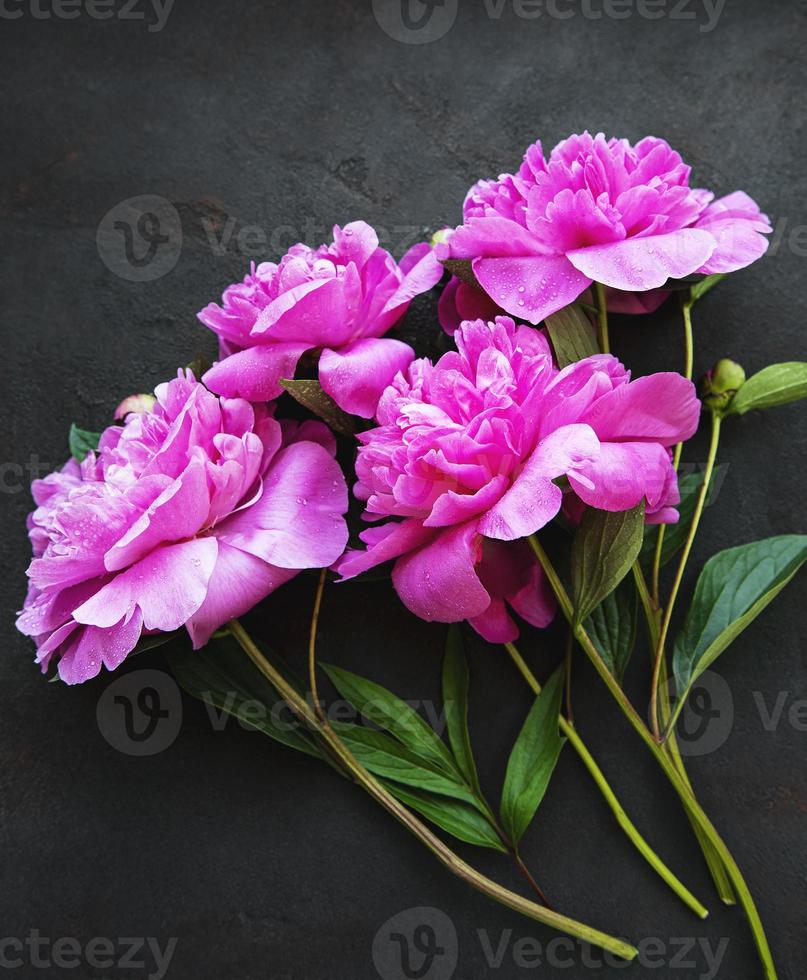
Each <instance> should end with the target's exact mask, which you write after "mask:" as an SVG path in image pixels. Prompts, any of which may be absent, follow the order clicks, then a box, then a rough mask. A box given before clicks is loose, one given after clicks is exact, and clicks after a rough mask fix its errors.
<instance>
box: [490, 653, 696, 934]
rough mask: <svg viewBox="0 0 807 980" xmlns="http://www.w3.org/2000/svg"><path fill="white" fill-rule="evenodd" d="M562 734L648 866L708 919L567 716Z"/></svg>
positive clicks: (517, 660)
mask: <svg viewBox="0 0 807 980" xmlns="http://www.w3.org/2000/svg"><path fill="white" fill-rule="evenodd" d="M504 646H505V649H506V650H507V652H508V653H509V654H510V656H511V658H512V660H513V663H514V664H515V665H516V667H517V668H518V669H519V671H520V672H521V675H522V677H523V678H524V679H525V680H526V682H527V684H528V685H529V686H530V688H531V689H532V691H533V693H534V694H540V693H541V686H540V684H539V683H538V681H537V680H536V678H535V676H534V674H533V673H532V671H531V670H530V668H529V667H528V666H527V664H526V662H525V660H524V658H523V657H522V656H521V654H520V653H519V651H518V649H517V648H516V647H515V646H514V644H512V643H505V644H504ZM560 730H561V731H562V732H563V734H564V735H565V736H566V738H568V739H569V743H570V744H571V746H572V748H573V749H574V750H575V752H576V753H577V754H578V755H579V756H580V759H581V761H582V762H583V765H584V766H585V767H586V769H588V771H589V774H590V775H591V777H592V779H593V780H594V782H595V783H596V785H597V788H598V789H599V790H600V792H601V793H602V795H603V797H604V799H605V802H606V803H607V804H608V806H609V807H610V808H611V810H612V812H613V814H614V816H615V817H616V820H617V823H618V824H619V826H620V827H621V828H622V829H623V830H624V832H625V833H626V834H627V836H628V837H629V838H630V840H631V841H632V843H633V845H634V846H635V847H636V849H637V850H638V851H639V853H640V854H641V855H642V857H644V859H645V860H646V861H647V863H648V864H649V865H650V866H651V867H652V868H653V869H654V870H655V871H656V873H657V874H658V875H659V876H660V877H661V878H662V879H663V880H664V881H666V882H667V884H668V885H669V886H670V888H671V889H672V890H673V891H674V892H675V893H676V895H678V896H679V898H681V900H682V901H683V902H684V903H685V904H686V905H687V906H689V908H690V909H692V911H693V912H694V913H695V914H696V915H697V916H699V917H700V918H701V919H705V918H706V917H707V916H708V915H709V910H708V909H706V908H704V906H703V905H701V903H700V902H699V901H698V900H697V898H695V896H694V895H693V894H692V892H690V891H689V889H688V888H687V887H686V885H684V884H683V883H682V882H681V881H680V880H679V879H678V878H677V877H676V876H675V875H674V874H673V872H672V871H670V869H669V868H668V867H667V865H666V864H665V863H664V862H663V861H662V860H661V858H660V857H659V856H658V855H657V854H656V852H655V851H654V850H653V849H652V848H651V847H650V845H649V844H648V843H647V841H646V840H645V839H644V837H642V835H641V834H640V833H639V831H638V829H637V828H636V826H635V825H634V823H633V821H632V820H631V819H630V817H629V816H628V815H627V813H625V811H624V809H623V808H622V804H621V803H620V802H619V800H618V799H617V797H616V794H615V793H614V791H613V790H612V789H611V787H610V785H609V784H608V780H607V779H606V778H605V775H604V774H603V771H602V770H601V769H600V767H599V766H598V765H597V763H596V761H595V760H594V758H593V757H592V755H591V753H590V752H589V750H588V749H587V748H586V746H585V744H584V743H583V740H582V739H581V738H580V736H579V735H578V734H577V729H576V728H575V727H574V725H573V724H571V723H570V722H569V721H567V720H566V718H564V717H563V715H561V716H560Z"/></svg>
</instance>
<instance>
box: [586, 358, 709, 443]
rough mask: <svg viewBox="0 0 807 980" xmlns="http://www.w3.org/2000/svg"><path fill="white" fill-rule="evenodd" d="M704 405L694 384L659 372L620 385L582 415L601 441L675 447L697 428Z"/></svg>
mask: <svg viewBox="0 0 807 980" xmlns="http://www.w3.org/2000/svg"><path fill="white" fill-rule="evenodd" d="M700 412H701V403H700V401H699V399H698V396H697V393H696V391H695V385H693V384H692V382H691V381H687V379H686V378H684V377H682V376H681V375H680V374H676V373H675V372H672V371H670V372H659V373H658V374H651V375H649V376H648V377H645V378H637V379H636V381H631V382H630V384H626V385H624V384H623V385H620V386H619V387H618V388H614V389H613V391H609V392H608V393H607V394H605V395H602V397H600V398H598V399H597V400H596V401H595V402H594V403H593V404H592V406H591V407H590V408H589V409H588V410H587V411H585V412H583V413H582V414H581V415H580V421H581V422H587V423H588V424H589V425H590V426H591V428H592V429H594V431H595V432H596V433H597V438H598V439H599V440H600V441H601V442H616V441H624V440H630V441H631V442H651V441H652V442H659V443H661V444H662V445H663V446H672V445H674V444H675V443H678V442H686V440H687V439H689V438H690V437H691V436H692V435H694V433H695V430H696V429H697V428H698V420H699V419H700Z"/></svg>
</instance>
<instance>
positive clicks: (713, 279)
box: [690, 273, 726, 303]
mask: <svg viewBox="0 0 807 980" xmlns="http://www.w3.org/2000/svg"><path fill="white" fill-rule="evenodd" d="M725 278H726V276H725V274H724V273H717V274H716V275H713V276H706V278H705V279H701V280H700V282H696V283H695V285H694V286H693V287H692V290H691V292H690V295H691V297H692V301H693V303H694V302H697V301H698V300H699V299H701V298H702V297H704V296H705V295H706V294H707V293H708V292H709V290H710V289H714V287H715V286H716V285H717V284H718V283H719V282H720V281H721V279H725Z"/></svg>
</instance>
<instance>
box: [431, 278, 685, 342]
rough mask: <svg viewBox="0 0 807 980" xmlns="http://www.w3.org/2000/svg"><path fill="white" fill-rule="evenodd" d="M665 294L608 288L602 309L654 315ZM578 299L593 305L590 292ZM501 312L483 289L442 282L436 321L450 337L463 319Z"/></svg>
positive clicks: (486, 317) (455, 280)
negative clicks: (604, 306) (443, 286)
mask: <svg viewBox="0 0 807 980" xmlns="http://www.w3.org/2000/svg"><path fill="white" fill-rule="evenodd" d="M669 295H670V292H669V290H666V289H651V290H649V291H648V292H646V293H625V292H622V290H620V289H610V288H608V289H606V291H605V299H606V306H607V307H608V310H609V312H611V313H632V314H645V313H655V311H656V310H657V309H658V308H659V307H660V306H661V304H662V303H663V302H664V301H665V300H666V299H667V297H668V296H669ZM578 299H580V300H582V301H585V302H586V303H588V304H589V305H592V304H594V303H596V299H595V297H593V296H591V290H590V289H589V290H583V292H582V293H581V294H580V296H579V297H578ZM504 312H505V311H504V310H503V309H502V308H501V307H500V306H497V305H496V304H495V303H494V302H493V300H492V299H491V298H490V296H488V294H487V293H486V292H484V290H482V289H480V288H479V287H478V286H471V285H469V284H468V283H465V282H462V281H461V280H459V279H458V278H457V277H456V276H452V277H451V278H450V279H449V281H448V282H447V283H446V287H445V289H444V290H443V292H442V293H441V294H440V299H439V300H438V302H437V319H438V320H439V321H440V326H441V327H442V328H443V330H445V332H446V333H447V334H448V335H449V336H450V337H453V336H454V332H455V331H456V329H457V327H458V326H459V325H460V324H461V323H462V321H463V320H492V319H493V318H494V317H496V316H499V315H500V314H502V313H504ZM547 315H549V314H547Z"/></svg>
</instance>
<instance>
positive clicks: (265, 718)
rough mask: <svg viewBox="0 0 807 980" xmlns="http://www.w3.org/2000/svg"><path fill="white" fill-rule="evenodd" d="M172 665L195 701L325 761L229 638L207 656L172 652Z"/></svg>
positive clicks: (212, 643)
mask: <svg viewBox="0 0 807 980" xmlns="http://www.w3.org/2000/svg"><path fill="white" fill-rule="evenodd" d="M168 663H169V666H170V667H171V670H172V671H173V673H174V676H175V677H176V679H177V681H178V682H179V684H180V685H181V686H182V687H183V688H184V689H185V690H186V691H187V692H188V694H190V695H192V696H193V697H195V698H199V699H200V700H201V701H204V702H205V703H206V704H211V705H213V706H214V707H216V708H218V709H219V710H220V711H225V712H226V713H227V714H229V715H232V716H233V717H235V718H238V719H239V721H241V722H243V723H244V724H245V725H248V726H249V727H250V728H254V729H255V730H256V731H259V732H263V734H264V735H268V736H269V737H270V738H273V739H275V741H277V742H281V743H282V744H283V745H287V746H289V747H290V748H292V749H297V750H298V751H299V752H305V753H306V754H307V755H312V756H314V757H315V758H318V759H319V758H323V756H322V754H321V753H320V751H319V749H318V748H317V747H316V745H315V744H314V742H313V741H312V740H311V739H310V737H309V736H308V734H307V733H306V732H305V731H304V729H303V728H302V727H301V725H300V724H299V723H298V722H297V720H296V719H295V718H294V716H293V715H292V714H291V712H290V710H289V709H288V708H287V707H285V706H284V702H283V701H282V699H281V698H280V697H278V694H277V692H276V691H275V689H274V688H273V687H272V685H271V684H270V683H269V681H267V680H266V678H265V677H264V676H263V674H261V672H260V671H259V670H258V668H257V667H255V666H254V664H253V663H252V661H251V660H250V659H249V658H248V657H247V655H246V654H245V653H244V651H243V650H242V649H241V647H240V646H239V644H238V642H237V641H236V640H235V639H234V638H233V637H232V636H229V635H226V636H222V637H218V638H216V639H212V640H211V641H210V642H209V643H208V644H207V646H206V647H204V648H203V649H201V650H190V649H188V648H187V647H185V648H183V649H179V650H172V651H171V652H170V653H169V655H168Z"/></svg>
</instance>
